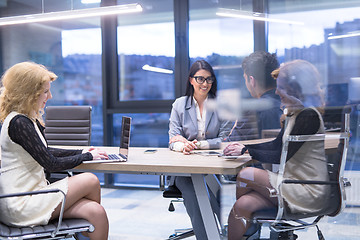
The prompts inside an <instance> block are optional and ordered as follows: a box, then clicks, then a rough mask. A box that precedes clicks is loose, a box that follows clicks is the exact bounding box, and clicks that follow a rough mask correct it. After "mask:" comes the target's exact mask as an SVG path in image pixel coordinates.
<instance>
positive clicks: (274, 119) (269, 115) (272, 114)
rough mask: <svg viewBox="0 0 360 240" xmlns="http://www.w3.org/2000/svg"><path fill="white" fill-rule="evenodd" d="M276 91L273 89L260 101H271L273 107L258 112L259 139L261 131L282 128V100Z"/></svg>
mask: <svg viewBox="0 0 360 240" xmlns="http://www.w3.org/2000/svg"><path fill="white" fill-rule="evenodd" d="M275 90H276V89H275V88H274V89H271V90H269V91H267V92H265V93H264V94H263V95H262V96H261V97H260V99H265V100H267V101H270V102H271V105H272V107H271V108H268V109H265V110H259V111H257V112H256V116H257V126H258V132H259V138H261V131H262V130H264V129H276V128H280V116H281V114H282V111H281V109H280V104H281V100H280V97H279V95H277V94H275Z"/></svg>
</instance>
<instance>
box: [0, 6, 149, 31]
mask: <svg viewBox="0 0 360 240" xmlns="http://www.w3.org/2000/svg"><path fill="white" fill-rule="evenodd" d="M141 11H142V7H141V5H140V4H137V3H134V4H126V5H115V6H108V7H96V8H85V9H76V10H68V11H59V12H48V13H39V14H30V15H22V16H14V17H3V18H0V26H4V25H14V24H23V23H35V22H36V23H37V22H48V21H56V20H68V19H78V18H86V17H98V16H107V15H115V14H125V13H135V12H141Z"/></svg>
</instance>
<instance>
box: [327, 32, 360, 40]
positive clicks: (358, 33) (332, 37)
mask: <svg viewBox="0 0 360 240" xmlns="http://www.w3.org/2000/svg"><path fill="white" fill-rule="evenodd" d="M358 36H360V31H355V32H348V33H347V34H341V35H333V34H332V33H331V34H329V37H328V39H329V40H331V39H339V38H349V37H358Z"/></svg>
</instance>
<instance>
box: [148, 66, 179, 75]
mask: <svg viewBox="0 0 360 240" xmlns="http://www.w3.org/2000/svg"><path fill="white" fill-rule="evenodd" d="M142 69H143V70H145V71H150V72H158V73H167V74H173V73H174V71H173V70H169V69H165V68H159V67H152V66H150V65H148V64H145V65H144V66H143V67H142Z"/></svg>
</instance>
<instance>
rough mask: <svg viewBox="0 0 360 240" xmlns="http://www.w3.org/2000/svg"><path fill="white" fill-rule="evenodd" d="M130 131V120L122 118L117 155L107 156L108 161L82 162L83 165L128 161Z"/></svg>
mask: <svg viewBox="0 0 360 240" xmlns="http://www.w3.org/2000/svg"><path fill="white" fill-rule="evenodd" d="M130 129H131V118H130V117H125V116H124V117H122V120H121V134H120V136H121V137H120V147H119V153H117V154H108V156H109V159H99V160H90V161H84V162H83V163H107V162H126V161H127V159H128V152H129V145H130Z"/></svg>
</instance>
